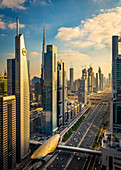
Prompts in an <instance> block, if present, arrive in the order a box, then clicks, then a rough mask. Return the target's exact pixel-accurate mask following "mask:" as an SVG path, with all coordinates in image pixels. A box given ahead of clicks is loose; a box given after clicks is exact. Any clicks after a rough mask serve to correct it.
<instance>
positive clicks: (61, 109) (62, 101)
mask: <svg viewBox="0 0 121 170" xmlns="http://www.w3.org/2000/svg"><path fill="white" fill-rule="evenodd" d="M66 114H67V87H66V71H65V64H64V63H63V62H61V61H58V62H57V125H58V127H59V126H61V125H64V123H65V119H66Z"/></svg>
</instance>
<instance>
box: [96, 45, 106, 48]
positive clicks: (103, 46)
mask: <svg viewBox="0 0 121 170" xmlns="http://www.w3.org/2000/svg"><path fill="white" fill-rule="evenodd" d="M95 48H96V49H102V48H105V45H104V44H96V45H95Z"/></svg>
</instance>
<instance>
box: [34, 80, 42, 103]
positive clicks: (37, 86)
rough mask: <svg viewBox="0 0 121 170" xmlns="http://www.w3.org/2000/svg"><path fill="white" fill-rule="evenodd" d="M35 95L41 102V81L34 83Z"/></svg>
mask: <svg viewBox="0 0 121 170" xmlns="http://www.w3.org/2000/svg"><path fill="white" fill-rule="evenodd" d="M34 91H35V97H36V101H37V102H42V83H41V82H38V81H37V82H35V85H34Z"/></svg>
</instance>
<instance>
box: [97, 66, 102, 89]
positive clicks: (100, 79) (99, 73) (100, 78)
mask: <svg viewBox="0 0 121 170" xmlns="http://www.w3.org/2000/svg"><path fill="white" fill-rule="evenodd" d="M98 75H99V90H101V81H102V76H101V75H102V74H101V68H100V67H99V69H98Z"/></svg>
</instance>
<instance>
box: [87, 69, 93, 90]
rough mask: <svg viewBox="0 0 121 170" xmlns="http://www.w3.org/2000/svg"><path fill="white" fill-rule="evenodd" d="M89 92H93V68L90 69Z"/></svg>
mask: <svg viewBox="0 0 121 170" xmlns="http://www.w3.org/2000/svg"><path fill="white" fill-rule="evenodd" d="M88 92H90V93H91V92H93V68H92V67H91V66H90V68H89V69H88Z"/></svg>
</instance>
